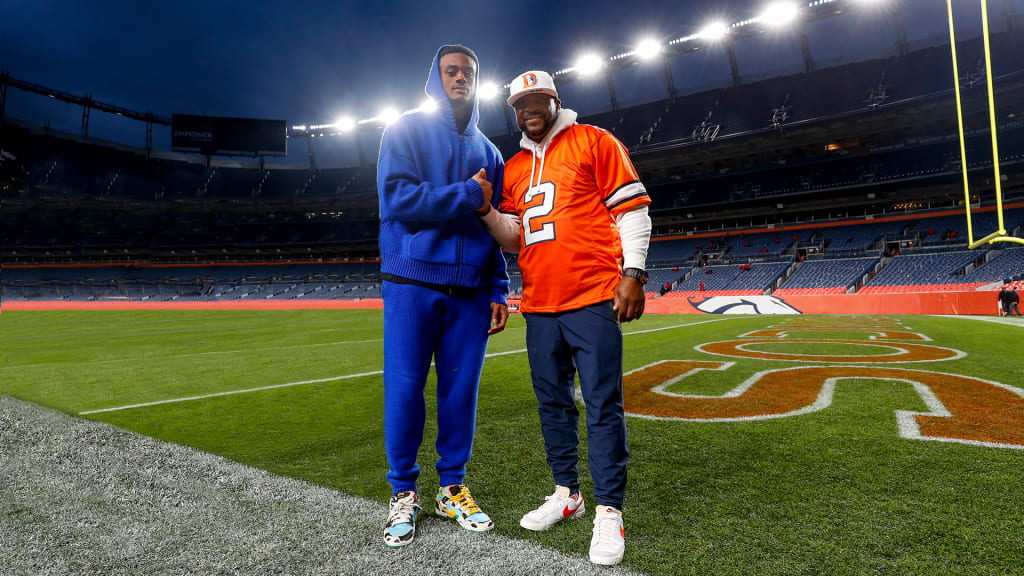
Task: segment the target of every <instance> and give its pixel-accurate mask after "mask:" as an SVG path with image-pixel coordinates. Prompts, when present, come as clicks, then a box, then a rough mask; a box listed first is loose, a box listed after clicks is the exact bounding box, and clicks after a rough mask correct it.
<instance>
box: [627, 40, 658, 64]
mask: <svg viewBox="0 0 1024 576" xmlns="http://www.w3.org/2000/svg"><path fill="white" fill-rule="evenodd" d="M633 53H634V54H635V55H636V57H637V58H639V59H640V60H651V59H653V58H657V57H658V56H661V42H658V41H657V40H655V39H653V38H647V39H645V40H641V41H640V43H639V44H637V45H636V49H635V50H633Z"/></svg>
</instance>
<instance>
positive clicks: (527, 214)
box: [523, 182, 555, 246]
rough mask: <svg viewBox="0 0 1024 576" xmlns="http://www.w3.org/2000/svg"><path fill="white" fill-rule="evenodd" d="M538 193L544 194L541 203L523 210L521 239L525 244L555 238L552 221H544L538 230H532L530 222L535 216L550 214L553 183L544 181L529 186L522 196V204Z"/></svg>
mask: <svg viewBox="0 0 1024 576" xmlns="http://www.w3.org/2000/svg"><path fill="white" fill-rule="evenodd" d="M538 194H540V195H542V196H544V199H543V200H542V201H541V203H540V204H538V205H536V206H530V207H529V208H527V209H526V210H525V211H524V212H523V241H524V245H526V246H529V245H531V244H536V243H538V242H547V241H549V240H554V239H555V223H554V222H545V223H544V224H542V225H541V227H540V229H538V230H533V222H532V221H533V220H534V219H535V218H543V217H545V216H547V215H548V214H551V209H552V208H554V207H555V183H554V182H544V183H541V184H538V185H536V186H534V187H532V188H530V189H529V190H527V191H526V195H525V196H524V197H523V204H529V203H530V202H532V201H533V199H534V197H536V196H537V195H538Z"/></svg>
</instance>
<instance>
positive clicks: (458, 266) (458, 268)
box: [455, 134, 462, 284]
mask: <svg viewBox="0 0 1024 576" xmlns="http://www.w3.org/2000/svg"><path fill="white" fill-rule="evenodd" d="M458 174H462V134H459V171H458ZM456 235H457V238H458V240H457V241H456V244H455V246H456V249H455V283H456V284H458V282H459V277H460V276H461V275H462V234H461V233H457V234H456Z"/></svg>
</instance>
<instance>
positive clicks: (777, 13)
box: [757, 2, 800, 28]
mask: <svg viewBox="0 0 1024 576" xmlns="http://www.w3.org/2000/svg"><path fill="white" fill-rule="evenodd" d="M799 14H800V9H799V8H797V5H796V4H794V3H792V2H775V3H773V4H769V5H768V6H767V7H766V8H765V9H764V10H763V11H762V12H761V14H760V15H759V16H758V17H757V21H758V22H764V23H765V24H766V25H768V26H771V27H773V28H778V27H781V26H785V25H786V24H789V23H790V22H792V21H793V20H796V17H797V16H798V15H799Z"/></svg>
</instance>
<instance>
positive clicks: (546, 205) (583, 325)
mask: <svg viewBox="0 0 1024 576" xmlns="http://www.w3.org/2000/svg"><path fill="white" fill-rule="evenodd" d="M507 102H508V104H509V105H510V106H512V107H513V108H514V109H515V114H516V121H517V122H518V124H519V128H520V129H521V130H522V132H523V137H522V140H521V141H520V147H521V148H522V150H520V151H519V153H518V154H516V155H515V156H514V157H512V158H511V159H510V160H509V161H508V164H506V165H505V183H504V189H503V191H502V195H501V202H500V210H501V212H502V213H501V214H498V213H496V212H495V211H491V212H489V213H488V214H486V215H485V216H484V221H485V222H486V223H487V227H488V229H489V230H490V231H491V233H492V234H494V237H495V238H497V239H498V241H499V242H500V243H501V245H502V247H504V248H505V249H506V250H508V251H511V252H518V253H519V268H520V269H521V270H522V272H523V301H522V311H523V314H524V316H525V317H526V347H527V351H528V354H529V359H530V370H531V375H532V378H533V390H534V393H535V394H536V396H537V400H538V403H539V405H540V424H541V431H542V432H543V435H544V449H545V451H546V452H547V460H548V465H549V466H550V467H551V471H552V475H553V476H554V481H555V492H554V493H553V494H551V495H550V496H547V497H546V498H545V500H546V502H545V503H544V504H543V505H542V506H540V507H539V508H537V509H536V510H533V511H532V512H529V513H527V514H526V515H525V516H523V518H522V520H520V522H519V525H520V526H522V527H523V528H526V529H527V530H536V531H540V530H546V529H548V528H550V527H552V526H554V525H555V524H556V523H558V522H560V521H562V520H566V519H570V518H577V517H580V516H582V515H583V514H584V513H585V508H584V505H583V496H582V495H581V494H580V482H579V474H578V470H577V461H578V459H579V432H578V430H579V427H578V420H579V409H578V408H577V406H576V398H575V386H576V385H575V376H576V373H577V372H578V373H579V376H580V387H581V388H582V391H583V400H584V403H585V404H586V408H587V437H588V439H589V442H590V448H589V454H590V456H589V460H590V476H591V479H592V480H593V482H594V497H595V500H596V501H597V507H596V508H597V509H596V514H595V519H594V528H593V536H592V538H591V540H590V560H591V562H594V563H596V564H606V565H611V564H618V563H619V562H621V561H622V556H623V553H624V551H625V547H626V542H625V530H624V528H623V521H622V501H623V497H624V496H625V492H626V464H627V462H628V461H629V448H628V446H627V441H626V418H625V414H624V410H623V401H622V330H621V329H620V327H619V324H620V323H621V322H629V321H630V320H636V319H637V318H640V316H641V315H642V314H643V312H644V284H645V283H646V282H647V272H646V271H645V264H646V260H647V248H648V244H649V242H650V237H651V219H650V217H649V216H648V215H647V206H648V205H649V204H650V203H651V200H650V198H649V197H648V196H647V190H646V189H645V188H644V186H643V184H641V183H640V179H639V177H638V176H637V174H636V169H634V167H633V164H632V162H630V160H629V153H628V152H627V151H626V148H625V146H623V145H622V143H621V142H619V141H618V140H617V139H616V138H615V137H614V136H612V135H611V133H609V132H607V131H606V130H602V129H600V128H596V127H594V126H587V125H584V124H577V123H576V112H573V111H572V110H568V109H564V108H562V102H561V100H559V99H558V92H557V91H556V90H555V83H554V81H553V80H552V78H551V76H550V75H549V74H547V73H546V72H541V71H530V72H525V73H523V74H520V75H519V76H517V77H516V78H514V79H513V80H512V83H511V84H510V95H509V98H508V100H507Z"/></svg>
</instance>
